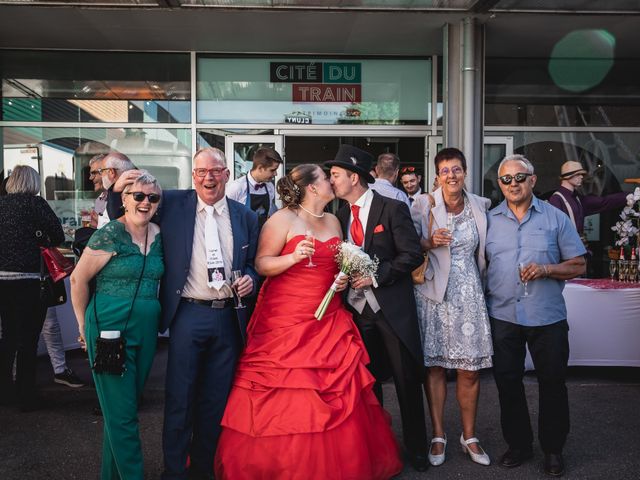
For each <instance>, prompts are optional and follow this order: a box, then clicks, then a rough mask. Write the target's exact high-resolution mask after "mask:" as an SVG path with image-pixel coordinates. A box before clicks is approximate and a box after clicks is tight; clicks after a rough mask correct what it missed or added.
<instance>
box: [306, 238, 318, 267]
mask: <svg viewBox="0 0 640 480" xmlns="http://www.w3.org/2000/svg"><path fill="white" fill-rule="evenodd" d="M304 239H305V240H307V241H309V242H311V245H312V246H313V248H315V246H316V238H315V237H314V236H313V232H312V231H311V230H307V231H305V232H304ZM311 257H313V255H309V263H307V264H306V265H305V267H315V266H316V264H315V263H313V261H312V260H311Z"/></svg>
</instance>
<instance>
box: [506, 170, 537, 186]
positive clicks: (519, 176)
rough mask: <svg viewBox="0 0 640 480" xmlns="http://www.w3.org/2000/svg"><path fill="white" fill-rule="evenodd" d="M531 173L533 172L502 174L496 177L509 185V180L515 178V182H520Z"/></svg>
mask: <svg viewBox="0 0 640 480" xmlns="http://www.w3.org/2000/svg"><path fill="white" fill-rule="evenodd" d="M531 175H533V173H524V172H520V173H516V174H515V175H502V176H501V177H498V178H499V179H500V181H501V182H502V184H503V185H511V182H512V181H513V180H515V181H516V183H522V182H524V181H525V180H526V179H527V177H530V176H531Z"/></svg>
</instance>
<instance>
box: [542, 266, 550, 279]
mask: <svg viewBox="0 0 640 480" xmlns="http://www.w3.org/2000/svg"><path fill="white" fill-rule="evenodd" d="M542 268H543V269H544V276H545V278H549V269H548V268H547V266H546V265H542Z"/></svg>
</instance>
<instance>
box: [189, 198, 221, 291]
mask: <svg viewBox="0 0 640 480" xmlns="http://www.w3.org/2000/svg"><path fill="white" fill-rule="evenodd" d="M206 206H207V204H206V203H204V202H203V201H202V200H201V199H200V197H198V205H197V206H196V224H195V226H194V229H193V247H192V250H191V264H190V265H189V274H188V275H187V281H186V282H185V284H184V289H183V290H182V296H183V297H187V298H196V299H199V300H219V299H222V298H228V297H232V296H233V292H232V291H231V287H230V286H229V285H228V284H227V285H224V286H223V287H222V288H221V289H220V290H216V289H215V288H210V287H209V286H207V248H206V243H205V239H204V224H205V221H206V219H207V212H206V211H205V207H206ZM213 215H214V217H215V219H216V223H217V224H218V237H219V238H220V248H221V250H222V261H223V262H224V276H225V278H226V279H227V280H229V279H230V278H231V267H232V265H233V231H232V230H231V218H230V217H229V206H228V205H227V198H226V197H222V198H221V199H220V200H218V201H217V202H216V203H215V204H214V205H213Z"/></svg>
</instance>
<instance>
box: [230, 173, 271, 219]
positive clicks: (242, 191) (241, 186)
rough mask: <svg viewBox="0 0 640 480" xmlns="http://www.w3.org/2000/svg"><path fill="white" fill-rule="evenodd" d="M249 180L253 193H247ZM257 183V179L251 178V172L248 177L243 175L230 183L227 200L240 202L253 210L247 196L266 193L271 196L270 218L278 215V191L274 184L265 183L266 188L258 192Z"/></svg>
mask: <svg viewBox="0 0 640 480" xmlns="http://www.w3.org/2000/svg"><path fill="white" fill-rule="evenodd" d="M247 180H248V181H249V188H251V189H253V192H248V191H247ZM256 183H258V182H256V181H255V179H254V178H253V177H252V176H251V172H249V173H247V174H246V175H243V176H241V177H240V178H237V179H235V180H234V181H232V182H229V183H228V184H227V187H226V189H225V191H226V193H225V195H226V196H227V198H230V199H231V200H235V201H236V202H239V203H241V204H243V205H246V206H247V207H249V208H251V202H250V201H247V196H248V195H250V194H251V193H253V194H255V195H264V194H265V193H266V194H268V195H269V214H268V216H269V217H270V216H271V215H273V214H274V213H276V211H277V210H278V207H277V206H276V202H275V199H276V189H275V187H274V186H273V182H264V188H259V189H258V190H255V186H256Z"/></svg>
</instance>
